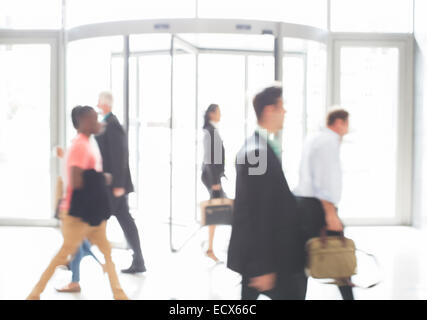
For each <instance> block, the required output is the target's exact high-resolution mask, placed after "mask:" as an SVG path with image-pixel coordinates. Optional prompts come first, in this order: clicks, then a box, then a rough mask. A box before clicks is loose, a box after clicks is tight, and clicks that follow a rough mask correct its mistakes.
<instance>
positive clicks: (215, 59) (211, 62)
mask: <svg viewBox="0 0 427 320" xmlns="http://www.w3.org/2000/svg"><path fill="white" fill-rule="evenodd" d="M218 66H221V68H218ZM224 70H227V74H226V75H225V74H224ZM198 101H199V102H198V109H199V126H198V127H199V134H198V141H199V142H198V144H199V157H198V159H199V163H198V168H199V170H200V171H199V173H198V175H197V176H198V178H199V179H198V182H199V185H198V196H199V199H198V202H200V201H203V200H207V199H209V193H208V191H207V190H206V188H205V186H204V185H203V184H202V182H201V176H202V172H201V166H202V159H203V152H204V150H203V130H202V126H203V116H204V114H205V111H206V109H207V108H208V106H209V105H210V104H212V103H216V104H218V105H219V107H220V110H221V121H220V123H219V129H218V130H219V134H220V135H221V137H222V139H223V141H224V148H225V174H226V176H227V179H223V180H222V182H223V188H224V191H225V192H226V193H227V195H228V196H229V197H230V198H234V192H235V180H236V179H235V175H236V173H235V171H236V170H235V159H236V153H237V152H238V151H239V149H240V148H241V147H242V146H243V143H244V138H245V57H244V56H240V55H222V54H201V55H199V100H198Z"/></svg>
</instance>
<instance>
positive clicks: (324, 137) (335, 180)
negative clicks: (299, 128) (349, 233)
mask: <svg viewBox="0 0 427 320" xmlns="http://www.w3.org/2000/svg"><path fill="white" fill-rule="evenodd" d="M348 128H349V113H348V112H347V111H345V110H343V109H339V110H334V111H331V112H330V113H329V114H328V116H327V120H326V128H324V129H323V130H322V131H321V132H319V133H318V134H316V135H315V136H313V137H311V138H309V139H307V141H306V142H305V145H304V148H303V152H302V157H301V166H300V172H299V183H298V186H297V187H296V188H295V190H294V194H295V195H296V196H297V202H298V207H299V208H300V210H305V212H308V214H307V216H310V217H311V218H310V219H312V221H304V222H303V228H306V230H309V232H308V234H309V235H308V236H306V240H308V239H307V238H309V237H319V236H320V231H321V229H322V228H326V235H327V236H340V235H343V234H344V226H343V224H342V222H341V220H340V218H339V217H338V204H339V202H340V199H341V192H342V169H341V160H340V150H341V141H342V139H343V137H344V136H345V135H346V134H347V133H348ZM319 201H320V205H319ZM336 282H337V285H338V288H339V290H340V292H341V295H342V297H343V299H344V300H354V295H353V289H352V286H351V282H350V279H336Z"/></svg>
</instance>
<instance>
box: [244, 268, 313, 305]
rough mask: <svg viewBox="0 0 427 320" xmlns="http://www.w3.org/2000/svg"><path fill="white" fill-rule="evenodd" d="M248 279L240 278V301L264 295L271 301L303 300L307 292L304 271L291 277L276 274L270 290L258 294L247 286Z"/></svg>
mask: <svg viewBox="0 0 427 320" xmlns="http://www.w3.org/2000/svg"><path fill="white" fill-rule="evenodd" d="M249 281H250V278H249V277H246V276H242V300H256V299H257V298H258V296H259V295H260V294H264V295H266V296H267V297H269V298H270V299H272V300H304V299H305V294H306V292H307V277H306V276H305V274H304V271H301V272H299V273H295V274H293V275H285V274H280V273H279V274H278V275H277V279H276V285H275V287H274V288H273V289H272V290H269V291H265V292H259V291H258V290H256V289H254V288H251V287H249V286H248V284H249Z"/></svg>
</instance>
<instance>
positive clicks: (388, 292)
mask: <svg viewBox="0 0 427 320" xmlns="http://www.w3.org/2000/svg"><path fill="white" fill-rule="evenodd" d="M139 227H140V232H141V234H142V242H143V244H142V247H143V253H144V257H145V260H146V266H147V269H148V272H146V273H145V274H143V275H124V274H120V281H121V283H122V286H123V288H124V290H125V291H126V293H127V294H128V295H129V297H130V298H131V299H239V297H240V284H239V282H240V277H239V275H238V274H236V273H234V272H232V271H230V270H228V269H227V268H226V267H225V264H218V265H215V264H214V263H213V262H211V261H210V260H209V259H208V258H206V257H205V256H204V255H203V251H202V247H201V243H202V242H203V240H205V239H206V236H207V234H206V230H201V231H199V232H198V233H197V234H196V236H195V237H194V238H193V239H192V240H191V241H190V242H189V243H188V244H187V246H185V247H184V248H183V249H182V250H181V251H179V252H178V253H171V252H170V250H169V233H168V232H169V230H168V228H167V227H166V226H165V225H159V224H156V223H145V224H144V225H140V226H139ZM229 232H230V229H229V227H219V228H218V231H217V236H216V242H215V249H216V251H217V255H218V256H219V257H220V258H221V259H225V258H226V250H227V243H228V239H229ZM347 235H348V236H349V237H351V238H352V239H354V240H355V242H356V244H357V246H358V247H359V248H360V249H363V250H366V251H369V252H371V253H373V254H375V255H376V256H377V258H378V260H379V263H380V269H378V268H376V267H375V265H374V264H373V262H372V260H370V259H367V258H365V257H363V256H361V257H360V260H359V273H360V274H359V275H358V276H355V277H354V279H353V280H354V282H357V283H360V284H367V283H369V282H370V281H371V280H372V281H374V280H376V279H377V278H378V277H381V279H382V280H383V282H382V283H381V284H380V285H379V286H377V287H375V288H373V289H369V290H363V289H355V296H356V299H369V300H370V299H427V268H426V267H427V250H425V243H427V241H426V240H427V232H421V231H419V230H416V229H413V228H407V227H369V228H367V227H353V228H348V229H347ZM61 239H62V237H61V235H60V233H59V231H58V230H57V229H53V228H33V227H0V257H1V258H0V299H1V300H4V299H24V298H25V297H26V295H27V294H28V293H29V292H30V290H31V288H32V286H33V285H34V284H35V282H36V281H37V279H38V277H39V276H40V274H41V272H42V271H43V269H44V268H45V267H46V265H47V264H48V262H49V259H50V258H51V257H52V256H53V255H54V253H55V252H56V250H57V249H58V247H59V245H60V243H61ZM94 252H95V253H96V254H97V255H98V256H99V257H101V255H100V254H99V251H97V249H94ZM113 258H114V261H115V263H116V267H117V269H121V268H125V267H128V265H129V264H130V261H131V252H129V251H127V250H123V249H114V250H113ZM101 259H102V258H101ZM378 271H379V272H378ZM70 277H71V274H70V272H69V271H65V270H61V269H58V270H57V271H56V273H55V275H54V277H53V278H52V280H51V281H50V283H49V285H48V287H47V288H46V290H45V292H44V293H43V295H42V299H71V300H72V299H111V298H112V295H111V292H110V289H109V285H108V278H107V276H106V275H103V274H102V273H101V269H100V267H99V265H98V264H97V263H96V262H95V260H94V259H92V258H91V257H86V258H85V259H84V260H83V262H82V264H81V286H82V293H80V294H64V293H57V292H56V291H55V289H54V288H55V287H60V286H62V285H64V284H66V283H67V282H68V281H69V280H70ZM261 298H262V297H261ZM307 299H310V300H317V299H340V295H339V292H338V289H337V288H336V287H335V286H332V285H325V284H321V283H319V282H316V281H314V280H312V279H310V280H309V287H308V292H307Z"/></svg>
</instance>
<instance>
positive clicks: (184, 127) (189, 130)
mask: <svg viewBox="0 0 427 320" xmlns="http://www.w3.org/2000/svg"><path fill="white" fill-rule="evenodd" d="M172 59H173V70H172V84H173V87H172V99H173V100H172V108H173V109H172V112H173V117H172V120H173V122H172V207H171V210H172V212H171V214H172V221H171V222H172V226H173V233H172V243H173V245H174V246H178V247H179V246H180V245H181V244H183V242H184V241H185V240H187V238H188V237H189V236H190V235H191V232H192V231H193V232H194V229H193V228H191V227H192V226H193V227H194V225H195V222H196V209H197V206H196V205H197V204H196V192H195V191H196V184H195V183H196V177H195V174H196V171H195V170H196V149H195V145H194V143H195V141H196V127H195V121H196V54H195V53H192V52H189V51H186V50H185V49H184V47H182V45H181V44H180V41H178V40H177V39H174V46H173V57H172Z"/></svg>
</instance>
